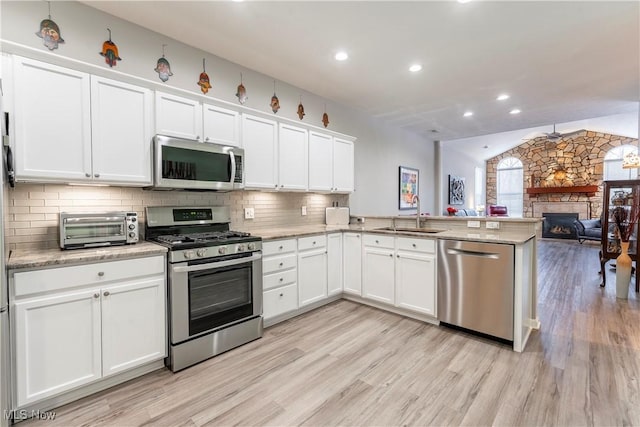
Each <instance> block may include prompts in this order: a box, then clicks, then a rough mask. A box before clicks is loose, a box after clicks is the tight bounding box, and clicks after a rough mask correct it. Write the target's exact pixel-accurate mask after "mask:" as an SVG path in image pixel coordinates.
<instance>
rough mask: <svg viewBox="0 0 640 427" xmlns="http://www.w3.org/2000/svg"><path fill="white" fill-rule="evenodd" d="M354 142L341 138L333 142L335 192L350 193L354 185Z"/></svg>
mask: <svg viewBox="0 0 640 427" xmlns="http://www.w3.org/2000/svg"><path fill="white" fill-rule="evenodd" d="M353 161H354V160H353V142H352V141H346V140H344V139H340V138H334V140H333V191H337V192H340V193H349V192H352V191H353V190H354V184H353V171H354V163H353Z"/></svg>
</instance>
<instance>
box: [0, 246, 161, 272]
mask: <svg viewBox="0 0 640 427" xmlns="http://www.w3.org/2000/svg"><path fill="white" fill-rule="evenodd" d="M166 252H167V248H165V247H164V246H160V245H156V244H155V243H151V242H140V243H136V244H134V245H122V246H107V247H101V248H91V249H70V250H62V249H28V250H27V249H20V250H13V251H11V254H10V255H9V261H8V262H7V269H23V268H39V267H52V266H57V265H66V264H83V263H91V262H99V261H110V260H116V259H123V258H139V257H144V256H150V255H162V254H165V253H166Z"/></svg>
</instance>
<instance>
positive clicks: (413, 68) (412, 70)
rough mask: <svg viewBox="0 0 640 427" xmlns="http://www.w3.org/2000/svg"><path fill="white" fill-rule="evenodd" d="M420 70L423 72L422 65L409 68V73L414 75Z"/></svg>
mask: <svg viewBox="0 0 640 427" xmlns="http://www.w3.org/2000/svg"><path fill="white" fill-rule="evenodd" d="M420 70H422V65H420V64H413V65H412V66H411V67H409V71H411V72H412V73H417V72H418V71H420Z"/></svg>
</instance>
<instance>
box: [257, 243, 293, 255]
mask: <svg viewBox="0 0 640 427" xmlns="http://www.w3.org/2000/svg"><path fill="white" fill-rule="evenodd" d="M295 251H296V241H295V239H289V240H274V241H271V242H262V255H263V256H269V255H279V254H286V253H289V252H295Z"/></svg>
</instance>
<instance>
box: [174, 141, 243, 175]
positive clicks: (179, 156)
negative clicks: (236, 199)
mask: <svg viewBox="0 0 640 427" xmlns="http://www.w3.org/2000/svg"><path fill="white" fill-rule="evenodd" d="M162 178H165V179H181V180H193V181H207V182H230V181H231V158H230V156H229V154H227V153H210V152H207V151H199V150H189V149H187V148H179V147H168V146H162Z"/></svg>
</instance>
